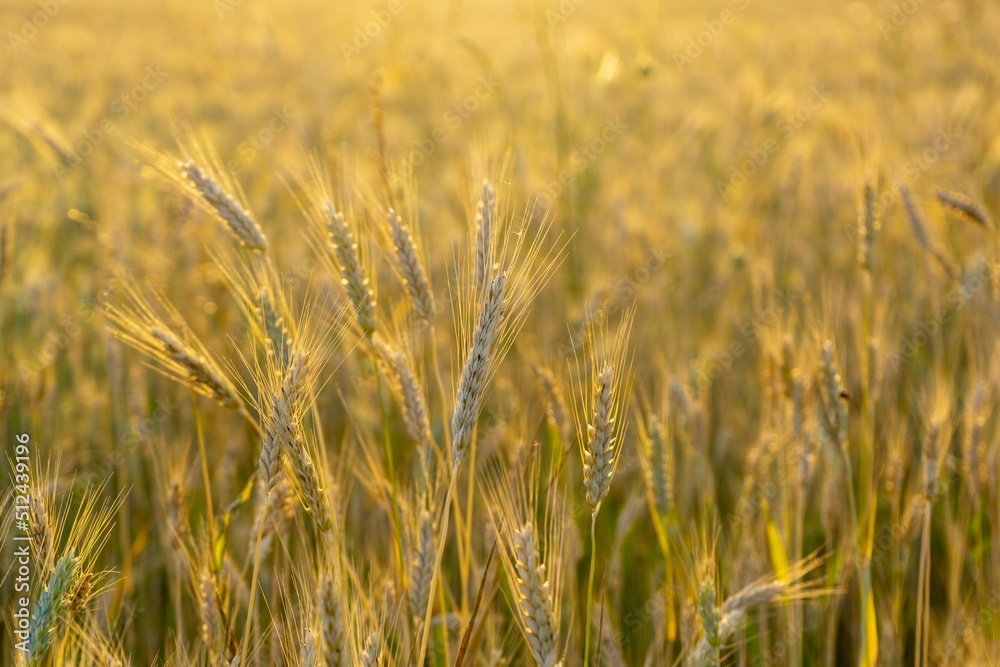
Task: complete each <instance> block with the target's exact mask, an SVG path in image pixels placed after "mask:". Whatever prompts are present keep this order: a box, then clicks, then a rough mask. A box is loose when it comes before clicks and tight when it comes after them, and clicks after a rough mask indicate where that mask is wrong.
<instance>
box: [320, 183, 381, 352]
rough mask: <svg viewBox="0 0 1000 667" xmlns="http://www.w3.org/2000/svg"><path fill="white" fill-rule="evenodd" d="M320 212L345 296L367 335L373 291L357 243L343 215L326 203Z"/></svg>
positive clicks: (371, 320) (372, 312) (371, 328)
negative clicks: (322, 214)
mask: <svg viewBox="0 0 1000 667" xmlns="http://www.w3.org/2000/svg"><path fill="white" fill-rule="evenodd" d="M324 211H325V213H326V219H327V222H326V226H327V230H328V232H329V240H330V247H331V248H332V250H333V255H334V257H335V258H336V264H337V267H338V269H339V274H340V281H341V283H342V284H343V285H344V289H345V290H346V291H347V297H348V298H349V299H350V300H351V303H352V304H354V309H355V311H356V312H357V317H358V324H359V325H360V326H361V329H362V330H363V331H364V332H365V333H366V334H368V335H371V334H372V333H373V332H374V331H375V292H374V291H372V289H371V286H370V284H369V282H368V277H367V275H366V273H365V271H364V269H363V268H362V265H361V259H360V254H359V251H358V244H357V242H355V240H354V234H353V233H352V232H351V228H350V226H349V225H348V224H347V220H346V219H345V218H344V214H343V213H340V212H339V211H336V210H335V209H334V208H333V204H332V203H331V202H329V201H327V202H326V203H325V204H324Z"/></svg>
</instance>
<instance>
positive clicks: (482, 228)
mask: <svg viewBox="0 0 1000 667" xmlns="http://www.w3.org/2000/svg"><path fill="white" fill-rule="evenodd" d="M496 197H497V193H496V190H494V189H493V186H491V185H490V182H489V180H487V179H485V178H484V179H483V183H482V193H481V195H480V198H479V202H478V203H477V204H476V285H477V287H478V288H479V289H482V288H483V287H485V285H486V283H487V281H489V278H490V275H491V271H492V269H493V258H494V253H495V248H494V247H493V241H494V238H495V234H496V229H495V226H494V219H495V217H496Z"/></svg>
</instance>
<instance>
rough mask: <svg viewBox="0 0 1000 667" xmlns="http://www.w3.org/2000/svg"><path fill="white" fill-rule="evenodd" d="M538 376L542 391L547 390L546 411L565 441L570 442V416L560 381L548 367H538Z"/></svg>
mask: <svg viewBox="0 0 1000 667" xmlns="http://www.w3.org/2000/svg"><path fill="white" fill-rule="evenodd" d="M537 376H538V383H539V384H540V385H542V391H543V392H545V398H546V401H545V412H546V414H547V415H548V418H549V421H550V422H551V423H552V425H553V426H554V427H555V429H556V431H558V432H559V436H560V437H561V438H562V440H563V442H564V443H568V442H569V441H570V439H571V437H570V432H571V429H570V418H569V415H568V414H567V410H566V399H565V398H564V397H563V394H562V390H561V389H560V388H559V383H558V382H557V381H556V378H555V376H554V375H553V374H552V372H551V371H549V370H548V369H547V368H538V369H537Z"/></svg>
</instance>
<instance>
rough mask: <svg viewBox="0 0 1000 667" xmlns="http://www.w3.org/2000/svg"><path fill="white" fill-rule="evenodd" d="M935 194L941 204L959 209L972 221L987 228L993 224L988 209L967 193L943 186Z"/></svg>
mask: <svg viewBox="0 0 1000 667" xmlns="http://www.w3.org/2000/svg"><path fill="white" fill-rule="evenodd" d="M935 195H936V196H937V200H938V201H939V202H941V204H943V205H944V206H946V207H948V208H950V209H952V210H955V211H958V212H959V213H961V214H962V215H963V216H964V217H966V218H967V219H969V220H971V221H972V222H975V223H978V224H980V225H982V226H983V227H986V228H990V227H992V226H993V221H992V220H991V219H990V216H989V214H988V213H987V212H986V209H984V208H983V207H982V206H979V205H978V204H976V203H975V202H974V201H972V200H971V199H969V198H968V197H966V196H965V195H963V194H961V193H959V192H950V191H948V190H944V189H942V188H938V189H937V191H936V192H935Z"/></svg>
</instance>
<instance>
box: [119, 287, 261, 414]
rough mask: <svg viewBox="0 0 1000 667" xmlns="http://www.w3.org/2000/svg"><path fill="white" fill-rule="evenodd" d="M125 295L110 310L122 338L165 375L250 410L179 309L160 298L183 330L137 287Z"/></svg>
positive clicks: (224, 403)
mask: <svg viewBox="0 0 1000 667" xmlns="http://www.w3.org/2000/svg"><path fill="white" fill-rule="evenodd" d="M125 295H126V300H125V303H124V304H122V305H120V306H114V305H112V306H109V307H108V310H107V315H108V318H109V319H110V320H111V322H112V324H113V325H114V326H113V330H114V333H115V336H116V337H117V338H118V339H119V340H121V341H124V342H125V343H127V344H128V345H130V346H131V347H133V348H135V349H136V350H138V351H139V352H142V353H143V354H144V355H146V357H147V358H148V359H149V360H150V361H152V362H153V363H154V364H155V368H156V369H157V370H159V371H160V372H162V373H163V374H164V375H166V376H168V377H171V378H173V379H175V380H178V381H180V382H184V383H187V384H189V385H190V386H191V387H192V388H193V389H194V390H195V391H197V392H198V393H200V394H202V395H204V396H208V397H209V398H212V399H214V400H215V401H216V402H217V403H219V405H222V406H223V407H227V408H232V409H234V410H239V411H240V412H243V413H245V412H246V409H245V407H244V404H243V400H242V399H241V398H240V395H239V393H238V392H237V391H236V388H235V387H234V386H233V384H232V383H231V382H230V381H229V379H228V378H227V377H226V375H225V374H224V373H223V372H222V370H221V369H220V368H219V366H218V364H216V363H215V361H213V360H212V357H211V355H210V353H209V352H208V350H207V349H206V348H205V346H204V345H203V344H202V343H201V342H200V341H199V340H198V339H197V338H196V337H195V336H194V335H193V334H192V333H191V332H190V330H189V328H188V327H187V325H186V324H185V323H184V320H183V318H182V317H181V316H180V314H178V313H177V311H176V310H174V309H173V308H172V307H170V305H169V304H167V303H166V301H165V300H164V299H162V298H158V299H157V301H158V305H159V306H160V310H163V311H165V312H166V313H167V317H168V318H169V321H170V322H171V323H173V325H174V326H175V327H177V326H179V327H180V328H181V331H182V332H183V333H177V332H176V330H175V329H172V328H171V325H170V324H168V323H167V321H165V320H164V318H163V317H161V316H160V314H159V313H158V312H157V311H156V310H155V309H154V308H153V306H152V305H150V303H149V301H147V300H146V298H145V297H144V296H143V295H142V294H141V293H140V292H139V291H138V290H137V289H135V288H132V287H127V288H126V290H125Z"/></svg>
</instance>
